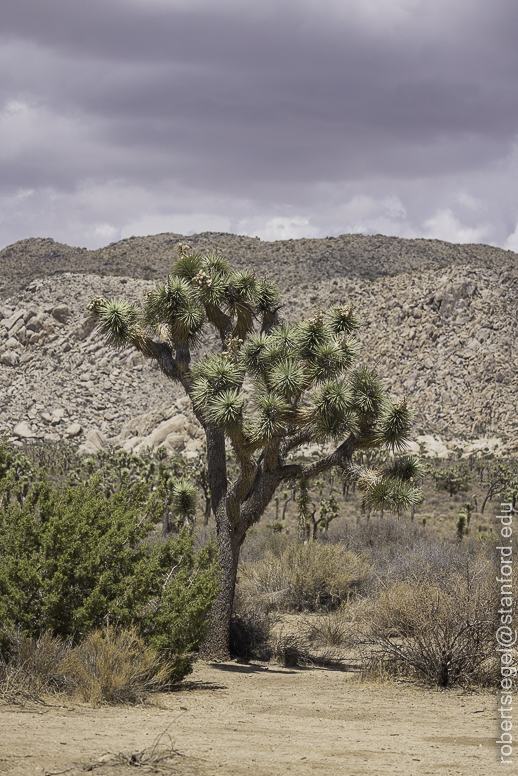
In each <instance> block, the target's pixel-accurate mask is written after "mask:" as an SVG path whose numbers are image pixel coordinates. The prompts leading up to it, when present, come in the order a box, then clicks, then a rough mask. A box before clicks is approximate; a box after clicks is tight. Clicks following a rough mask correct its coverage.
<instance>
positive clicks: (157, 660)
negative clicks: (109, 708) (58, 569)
mask: <svg viewBox="0 0 518 776" xmlns="http://www.w3.org/2000/svg"><path fill="white" fill-rule="evenodd" d="M3 645H4V646H3V649H2V651H1V652H0V698H2V699H3V700H4V701H7V702H9V703H24V702H26V701H33V702H38V701H41V700H42V699H43V698H44V697H45V696H48V695H49V694H51V693H65V694H67V695H76V694H79V696H80V697H81V700H83V701H85V702H90V703H93V704H95V705H97V704H99V703H125V702H130V703H133V702H135V701H142V700H144V699H145V698H146V697H147V696H148V695H149V694H150V693H151V692H155V691H157V690H160V689H163V688H164V686H165V685H167V684H168V683H169V682H170V676H171V673H172V672H174V670H175V667H174V666H173V665H171V664H169V663H168V662H167V661H165V662H164V660H163V658H162V657H161V656H160V655H159V653H158V652H157V651H156V650H154V649H152V648H151V647H149V646H147V645H146V644H145V643H144V640H143V639H142V637H140V636H139V635H138V633H137V631H136V628H135V627H130V628H128V629H126V630H122V631H119V632H117V631H116V630H115V629H114V628H113V627H109V628H106V629H105V630H104V631H94V632H92V633H89V634H88V635H87V636H86V638H85V639H84V641H82V642H81V643H80V644H78V645H76V646H73V645H72V641H71V640H70V639H62V638H60V637H59V636H54V635H52V633H51V632H50V631H45V632H44V633H42V634H41V636H40V637H39V638H30V637H28V636H24V635H23V634H21V633H20V632H15V631H8V630H5V629H4V631H3Z"/></svg>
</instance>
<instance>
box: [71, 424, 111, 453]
mask: <svg viewBox="0 0 518 776" xmlns="http://www.w3.org/2000/svg"><path fill="white" fill-rule="evenodd" d="M107 447H108V440H107V439H106V436H105V435H104V434H103V432H102V431H99V430H98V429H96V428H92V429H90V431H88V432H87V434H86V437H85V441H84V442H83V444H82V445H79V449H78V452H79V453H83V454H84V455H92V454H94V453H97V452H98V451H99V450H105V449H106V448H107Z"/></svg>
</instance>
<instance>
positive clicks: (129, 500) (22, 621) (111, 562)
mask: <svg viewBox="0 0 518 776" xmlns="http://www.w3.org/2000/svg"><path fill="white" fill-rule="evenodd" d="M6 482H7V480H5V479H4V480H3V481H0V502H1V506H3V509H2V510H1V512H0V622H2V623H3V624H4V625H5V626H6V627H8V628H10V629H12V630H16V629H18V630H20V631H22V632H23V633H24V634H26V635H27V636H29V637H38V636H39V635H40V634H42V633H43V632H45V631H47V630H49V631H50V632H52V633H53V634H54V635H55V636H61V637H62V638H69V637H73V639H74V641H76V642H79V641H81V640H82V639H83V638H84V637H85V636H86V634H88V633H90V632H91V631H94V630H97V629H101V628H102V627H105V626H106V625H109V624H113V625H114V626H116V627H117V628H127V627H129V626H130V625H131V624H132V623H134V624H135V626H136V627H137V629H138V632H139V634H140V635H141V636H142V637H143V638H144V639H145V640H146V643H147V644H149V645H150V646H152V647H153V648H155V649H157V650H158V651H159V652H160V654H161V655H162V656H163V658H164V659H167V660H169V661H173V663H174V665H175V671H174V672H173V673H174V677H173V678H175V679H179V678H181V677H182V676H183V675H185V673H187V672H188V671H189V670H190V667H191V664H192V659H193V658H192V654H191V653H192V651H193V650H194V649H196V648H197V647H198V646H199V644H200V643H201V641H202V640H203V638H204V635H205V630H206V621H205V615H206V613H207V611H208V610H209V608H210V607H211V605H212V603H213V601H214V598H215V596H216V593H217V589H218V582H217V579H218V568H217V559H216V551H215V547H214V545H213V544H211V543H210V544H208V545H206V546H205V547H203V548H202V549H201V550H199V551H198V552H195V550H194V547H193V538H192V536H191V535H190V533H189V531H188V530H183V531H181V532H180V534H179V535H178V536H177V537H176V538H174V539H171V540H169V541H167V542H160V541H159V540H158V537H157V535H156V531H155V525H156V523H157V522H158V521H159V520H160V518H161V509H162V505H161V498H160V496H161V494H160V493H158V492H157V493H156V494H154V495H150V493H149V490H148V489H147V487H146V486H144V485H141V484H139V483H136V484H133V485H132V484H129V483H123V484H122V486H121V488H120V489H119V490H118V491H117V492H115V493H112V494H107V495H106V494H103V493H102V491H101V488H100V487H99V482H96V481H95V480H94V481H93V482H89V483H88V484H78V485H77V486H74V487H70V486H69V487H66V488H64V489H62V490H59V489H58V488H57V487H56V486H54V485H51V484H49V483H48V482H44V481H43V482H38V483H37V484H36V485H34V486H33V488H32V489H31V490H29V492H28V494H27V496H26V498H25V500H24V501H23V503H19V501H18V500H15V499H13V498H12V496H11V497H10V498H9V497H8V495H7V491H6V488H5V487H4V485H5V483H6ZM7 484H8V485H9V487H10V488H12V482H11V481H9V482H8V483H7Z"/></svg>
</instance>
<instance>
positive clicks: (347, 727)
mask: <svg viewBox="0 0 518 776" xmlns="http://www.w3.org/2000/svg"><path fill="white" fill-rule="evenodd" d="M495 710H496V698H495V696H494V695H493V694H490V693H483V694H475V695H472V694H465V693H462V692H460V691H449V692H435V691H431V690H420V689H418V688H416V687H414V686H411V685H408V684H383V685H379V686H376V685H373V684H361V683H358V682H357V680H356V679H355V678H354V676H353V675H352V674H350V673H347V672H343V671H336V670H329V669H301V668H295V669H292V668H283V667H281V666H269V667H268V668H267V669H266V668H265V666H264V665H259V664H257V665H241V664H239V663H221V664H204V663H200V664H198V665H197V666H196V667H195V671H194V674H192V675H191V676H190V677H189V678H188V681H186V683H185V684H184V685H183V686H180V688H179V689H178V690H177V691H176V692H174V693H171V694H168V695H163V696H160V699H159V703H158V705H155V706H151V707H149V706H148V707H144V708H143V707H137V708H135V707H118V708H114V707H111V708H110V707H105V708H101V709H92V708H90V707H86V706H81V705H75V706H72V705H70V706H69V707H68V708H61V709H60V708H50V709H49V708H42V707H38V708H31V709H28V708H14V707H0V731H1V732H0V773H6V774H9V776H20V775H23V776H25V775H26V774H34V775H35V776H37V774H49V773H56V772H64V771H65V770H66V769H67V768H71V770H68V773H69V774H71V775H72V776H74V775H75V774H79V773H84V772H85V771H84V770H83V764H84V763H91V764H95V768H94V771H93V772H94V773H95V774H97V776H104V774H106V776H108V775H111V776H120V774H123V773H124V774H126V773H127V774H136V773H138V772H141V773H142V772H146V769H137V768H134V767H129V766H128V765H126V766H123V765H115V763H114V760H113V757H111V756H108V757H107V758H105V760H106V762H105V763H104V764H103V763H101V762H99V758H100V757H102V755H104V754H106V753H109V752H112V753H114V754H117V753H118V752H125V753H126V754H129V753H131V752H135V751H142V750H144V749H146V747H150V746H151V745H152V743H153V741H154V740H155V739H156V738H157V737H158V736H160V734H161V733H163V732H164V731H166V730H167V735H170V736H171V740H172V742H173V744H174V748H175V749H176V750H177V751H178V752H180V753H181V755H184V757H177V758H175V760H174V763H175V767H174V770H169V771H167V770H165V763H163V764H162V765H163V767H164V770H160V771H158V772H159V773H166V772H174V773H178V774H185V775H186V776H187V775H188V774H195V773H197V774H221V776H227V775H228V776H230V774H235V776H245V774H246V776H252V774H253V775H254V776H255V774H257V775H258V776H275V775H276V774H279V776H281V775H282V776H285V775H287V774H289V775H290V776H291V774H293V775H295V774H296V775H297V776H306V775H307V776H309V775H310V774H311V775H312V774H322V775H324V774H325V775H326V776H335V774H336V776H363V774H368V775H369V776H370V775H371V774H372V775H373V776H378V774H379V775H380V776H381V775H382V774H383V776H384V775H385V774H399V776H413V775H414V774H416V775H417V774H431V775H433V776H446V775H447V774H462V775H463V776H464V775H466V776H490V775H492V774H495V773H497V771H498V769H499V766H498V765H497V763H496V748H495V744H494V741H495V731H496V727H495V721H494V720H495ZM163 741H164V742H166V741H167V736H166V737H165V738H164V739H163ZM73 765H74V767H73V768H72V766H73ZM148 772H151V771H148Z"/></svg>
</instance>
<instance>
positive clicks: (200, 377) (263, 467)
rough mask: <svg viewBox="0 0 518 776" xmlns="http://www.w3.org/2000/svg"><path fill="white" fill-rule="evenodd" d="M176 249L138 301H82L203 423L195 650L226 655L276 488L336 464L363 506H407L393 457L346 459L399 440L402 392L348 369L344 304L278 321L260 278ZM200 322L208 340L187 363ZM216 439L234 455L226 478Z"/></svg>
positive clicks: (275, 304)
mask: <svg viewBox="0 0 518 776" xmlns="http://www.w3.org/2000/svg"><path fill="white" fill-rule="evenodd" d="M179 252H180V257H179V259H178V261H177V262H176V263H175V265H174V266H173V268H172V271H171V274H170V275H169V277H168V278H167V281H166V283H165V284H164V285H159V286H157V287H156V288H155V290H154V291H151V292H149V293H147V294H146V295H145V298H144V300H143V302H142V304H141V305H140V306H136V305H133V304H132V303H130V302H128V301H125V300H118V299H114V300H111V301H107V300H105V299H103V298H102V297H96V298H94V299H93V300H92V301H91V303H90V305H89V309H90V311H91V314H92V316H93V317H94V319H95V320H96V321H97V323H98V325H99V331H100V333H101V335H103V336H104V337H105V339H106V341H107V342H108V343H109V344H111V345H112V346H114V347H127V346H128V345H133V346H134V347H135V348H136V349H137V350H138V351H140V352H141V353H142V354H144V355H145V356H147V357H148V358H152V359H154V361H155V362H156V363H157V364H158V366H159V368H160V369H161V370H162V372H163V373H164V375H166V376H167V377H168V378H169V379H170V380H172V381H173V382H175V383H180V384H181V385H182V386H183V389H184V390H185V392H186V394H187V395H188V396H189V397H190V399H191V401H192V406H193V409H194V412H195V414H196V417H197V418H198V420H199V422H200V423H201V425H202V426H203V429H204V431H205V435H206V443H207V450H206V455H207V479H208V482H209V488H210V494H211V501H212V509H213V512H214V514H215V517H216V526H217V537H218V549H219V562H220V566H221V578H220V585H221V589H220V593H219V595H218V598H217V600H216V602H215V604H214V606H213V609H212V615H211V617H212V620H211V628H210V631H209V635H208V638H207V640H206V642H205V645H204V647H203V649H202V654H203V655H204V656H205V657H226V656H228V634H229V626H230V617H231V613H232V605H233V598H234V588H235V582H236V573H237V565H238V559H239V551H240V548H241V545H242V544H243V541H244V539H245V536H246V533H247V531H248V529H249V528H250V527H251V526H252V525H254V524H255V523H257V521H258V520H259V519H260V517H261V515H262V514H263V512H264V510H265V509H266V507H267V506H268V504H269V502H270V501H271V499H273V498H274V496H275V492H276V489H277V487H279V486H282V487H284V488H285V487H286V486H287V485H288V487H291V486H292V484H293V483H294V482H295V481H296V480H298V479H300V478H301V477H308V478H312V477H315V476H317V475H320V474H321V473H323V472H325V471H327V470H329V469H331V468H332V467H339V468H341V469H342V470H343V471H344V476H346V477H347V478H349V480H350V481H353V480H354V481H355V482H356V483H357V485H358V487H360V488H362V489H363V491H364V493H365V500H366V503H368V504H369V505H371V506H373V507H378V508H379V506H380V505H381V504H382V505H384V506H385V508H393V509H396V510H399V509H402V508H405V507H408V506H409V505H410V504H411V503H412V502H413V501H415V499H416V497H417V494H416V492H415V491H414V490H413V488H412V487H411V486H410V484H409V483H408V482H404V481H403V478H402V477H400V476H398V466H397V463H394V462H392V469H391V471H390V473H388V474H387V473H384V472H383V471H382V470H381V469H380V470H377V471H372V470H369V469H367V468H366V467H363V466H358V465H355V463H354V461H353V455H354V453H355V451H358V450H367V449H371V448H374V447H382V446H388V447H389V448H391V449H392V450H398V449H400V448H402V447H403V446H404V444H405V442H406V440H407V437H408V434H409V430H410V426H411V413H410V410H409V408H408V407H407V404H406V402H405V401H396V402H392V401H390V400H389V399H388V397H387V396H386V394H385V391H384V390H383V387H382V384H381V382H380V380H379V378H378V376H377V375H376V373H375V371H374V370H372V369H370V368H369V367H368V366H366V365H362V364H359V365H358V366H356V367H355V368H353V363H354V361H355V355H356V351H357V343H356V341H355V339H354V336H353V332H354V330H355V329H357V328H358V326H359V322H358V320H357V317H356V315H355V314H354V312H353V310H352V308H351V307H349V306H345V305H344V306H341V307H337V308H334V309H330V310H328V311H327V312H325V313H324V312H321V313H319V314H317V315H315V316H313V317H312V318H310V319H309V320H307V321H304V322H301V323H297V324H288V323H282V322H281V320H280V315H279V313H280V310H281V305H280V302H279V294H278V292H277V290H276V288H275V286H274V285H273V284H272V283H271V282H270V281H268V280H258V279H257V278H256V277H255V276H254V274H252V273H250V272H237V271H235V270H233V269H232V268H231V267H230V266H229V264H228V263H227V262H226V261H225V260H224V259H223V258H222V257H221V256H219V255H217V254H215V255H210V256H205V257H204V256H199V255H195V254H192V253H190V252H189V250H188V249H187V248H186V247H185V246H182V245H180V246H179ZM207 326H212V327H213V328H214V329H215V331H216V333H217V335H218V341H219V343H220V345H219V350H218V352H217V353H212V354H210V355H206V356H204V357H199V358H198V359H197V361H196V362H193V361H192V354H193V352H194V351H195V349H196V346H197V344H198V342H199V341H200V339H201V337H202V335H203V332H204V329H205V328H206V327H207ZM244 387H247V388H248V389H250V390H247V391H246V392H245V391H244ZM310 442H311V443H315V442H322V443H324V442H325V443H328V445H329V448H328V451H327V452H323V453H322V455H321V456H320V457H319V458H318V459H317V460H314V461H312V462H309V463H308V462H306V463H304V462H303V463H301V462H297V461H296V460H295V459H294V455H295V453H296V452H297V450H298V449H299V448H300V446H301V445H304V444H307V443H310ZM226 445H227V446H228V448H229V450H230V449H231V450H232V451H233V455H234V457H235V460H236V462H237V471H238V474H237V476H235V477H234V478H231V477H230V475H229V470H228V468H227V459H226V450H225V446H226ZM407 470H408V466H407V468H406V469H405V471H407Z"/></svg>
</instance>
